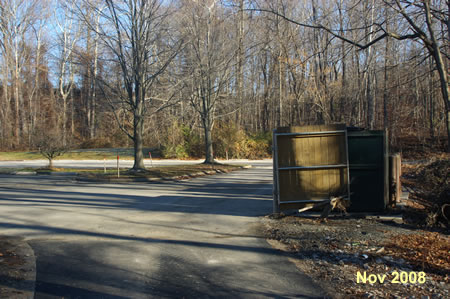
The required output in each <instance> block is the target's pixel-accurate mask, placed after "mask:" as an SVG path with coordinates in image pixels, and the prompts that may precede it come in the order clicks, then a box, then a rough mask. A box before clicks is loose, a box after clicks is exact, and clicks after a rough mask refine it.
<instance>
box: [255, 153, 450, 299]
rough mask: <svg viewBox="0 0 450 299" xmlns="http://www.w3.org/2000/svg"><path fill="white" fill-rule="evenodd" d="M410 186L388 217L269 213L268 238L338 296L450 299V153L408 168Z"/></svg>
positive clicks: (405, 178) (405, 179)
mask: <svg viewBox="0 0 450 299" xmlns="http://www.w3.org/2000/svg"><path fill="white" fill-rule="evenodd" d="M402 182H403V184H404V188H406V190H407V191H409V192H410V194H409V198H408V199H403V200H402V202H400V203H399V204H398V205H397V207H396V208H394V209H391V210H390V211H389V212H388V213H386V214H383V215H376V216H373V215H372V216H363V215H361V214H360V215H350V216H338V215H337V214H334V215H331V216H330V218H329V219H328V221H327V222H319V221H318V218H319V216H320V213H316V214H314V213H310V214H305V213H300V214H299V213H296V214H291V215H290V216H282V217H281V218H278V219H274V218H273V217H272V216H267V217H265V218H264V220H263V223H264V229H265V231H264V233H265V235H266V238H267V239H268V241H269V243H270V244H271V245H272V246H273V247H275V248H278V249H280V250H282V251H285V252H287V253H288V255H289V256H290V259H291V260H292V261H293V262H294V263H295V264H296V265H297V267H298V268H299V269H300V270H301V271H303V272H305V273H306V274H308V275H310V276H311V277H312V278H313V279H314V280H315V281H316V282H317V283H318V284H320V285H321V286H322V287H323V288H324V289H325V290H326V291H327V292H328V293H329V296H330V297H331V298H450V294H449V291H450V283H449V279H450V237H449V229H448V219H447V218H448V217H443V216H442V213H441V212H440V211H441V207H442V205H445V204H449V203H450V202H449V200H450V198H449V197H450V196H449V190H450V189H449V186H450V159H449V155H448V154H444V155H440V156H439V157H436V155H434V156H433V157H431V158H430V159H428V160H426V161H421V162H417V163H416V162H412V163H405V164H404V166H403V176H402Z"/></svg>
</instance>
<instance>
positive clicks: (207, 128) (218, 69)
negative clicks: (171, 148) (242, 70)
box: [183, 0, 235, 163]
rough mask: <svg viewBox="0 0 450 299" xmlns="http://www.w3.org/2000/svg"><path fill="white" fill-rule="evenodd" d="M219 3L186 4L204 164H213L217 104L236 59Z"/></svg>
mask: <svg viewBox="0 0 450 299" xmlns="http://www.w3.org/2000/svg"><path fill="white" fill-rule="evenodd" d="M217 2H218V1H216V0H203V1H198V2H195V3H188V2H187V1H186V2H185V3H184V9H185V10H186V11H185V12H186V13H185V16H186V17H185V19H184V21H183V24H184V27H185V28H186V30H187V32H188V34H187V35H188V36H190V40H189V41H188V45H187V46H186V53H187V54H186V56H187V58H186V59H187V70H186V73H190V75H191V80H190V82H189V83H188V86H189V88H190V90H191V96H190V100H191V104H192V105H193V107H194V108H195V110H196V111H197V112H198V113H199V115H200V118H201V123H202V127H203V131H204V138H205V155H206V157H205V163H214V153H213V142H212V129H213V126H214V121H215V117H216V116H217V115H216V114H217V104H218V102H219V101H220V99H222V98H223V96H224V90H225V88H226V87H227V84H228V83H229V82H230V77H231V66H232V62H233V59H234V53H235V51H233V49H232V48H231V45H232V43H230V42H229V40H228V39H227V30H228V28H227V27H226V23H225V21H224V16H223V15H222V14H223V13H224V11H223V10H222V9H221V7H219V4H218V3H217Z"/></svg>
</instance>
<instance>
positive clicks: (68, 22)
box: [55, 4, 79, 144]
mask: <svg viewBox="0 0 450 299" xmlns="http://www.w3.org/2000/svg"><path fill="white" fill-rule="evenodd" d="M73 5H74V4H72V7H65V6H59V7H57V9H56V11H55V19H56V24H57V27H58V30H59V32H58V41H57V42H58V44H59V48H60V55H59V56H58V57H57V60H58V61H57V64H58V69H59V72H58V92H59V96H60V97H61V99H62V102H63V103H62V120H61V122H62V140H63V144H65V143H66V142H67V104H68V103H67V100H68V98H69V96H70V95H71V94H72V89H73V87H74V84H75V82H74V76H75V64H74V49H75V45H76V42H77V40H78V38H79V28H77V27H76V24H75V20H74V17H73ZM61 10H62V11H61ZM72 101H73V99H72ZM72 106H73V104H72Z"/></svg>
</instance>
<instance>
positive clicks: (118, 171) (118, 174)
mask: <svg viewBox="0 0 450 299" xmlns="http://www.w3.org/2000/svg"><path fill="white" fill-rule="evenodd" d="M117 177H118V178H120V170H119V153H117Z"/></svg>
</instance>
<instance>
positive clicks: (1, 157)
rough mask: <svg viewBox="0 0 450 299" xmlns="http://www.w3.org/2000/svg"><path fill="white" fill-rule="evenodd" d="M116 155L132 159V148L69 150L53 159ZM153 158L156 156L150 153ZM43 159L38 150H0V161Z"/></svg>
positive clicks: (95, 157)
mask: <svg viewBox="0 0 450 299" xmlns="http://www.w3.org/2000/svg"><path fill="white" fill-rule="evenodd" d="M149 151H150V149H144V157H145V158H148V153H149ZM117 155H119V156H120V159H125V160H133V158H134V156H133V149H132V148H105V149H101V148H100V149H78V150H71V151H68V152H67V153H65V154H63V155H62V156H59V157H57V158H56V159H55V160H62V159H64V160H66V159H67V160H103V159H116V158H117ZM152 156H153V158H156V157H158V155H155V153H152ZM38 159H45V158H44V157H43V156H42V155H41V154H40V153H39V152H38V151H31V152H0V161H17V160H38Z"/></svg>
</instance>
